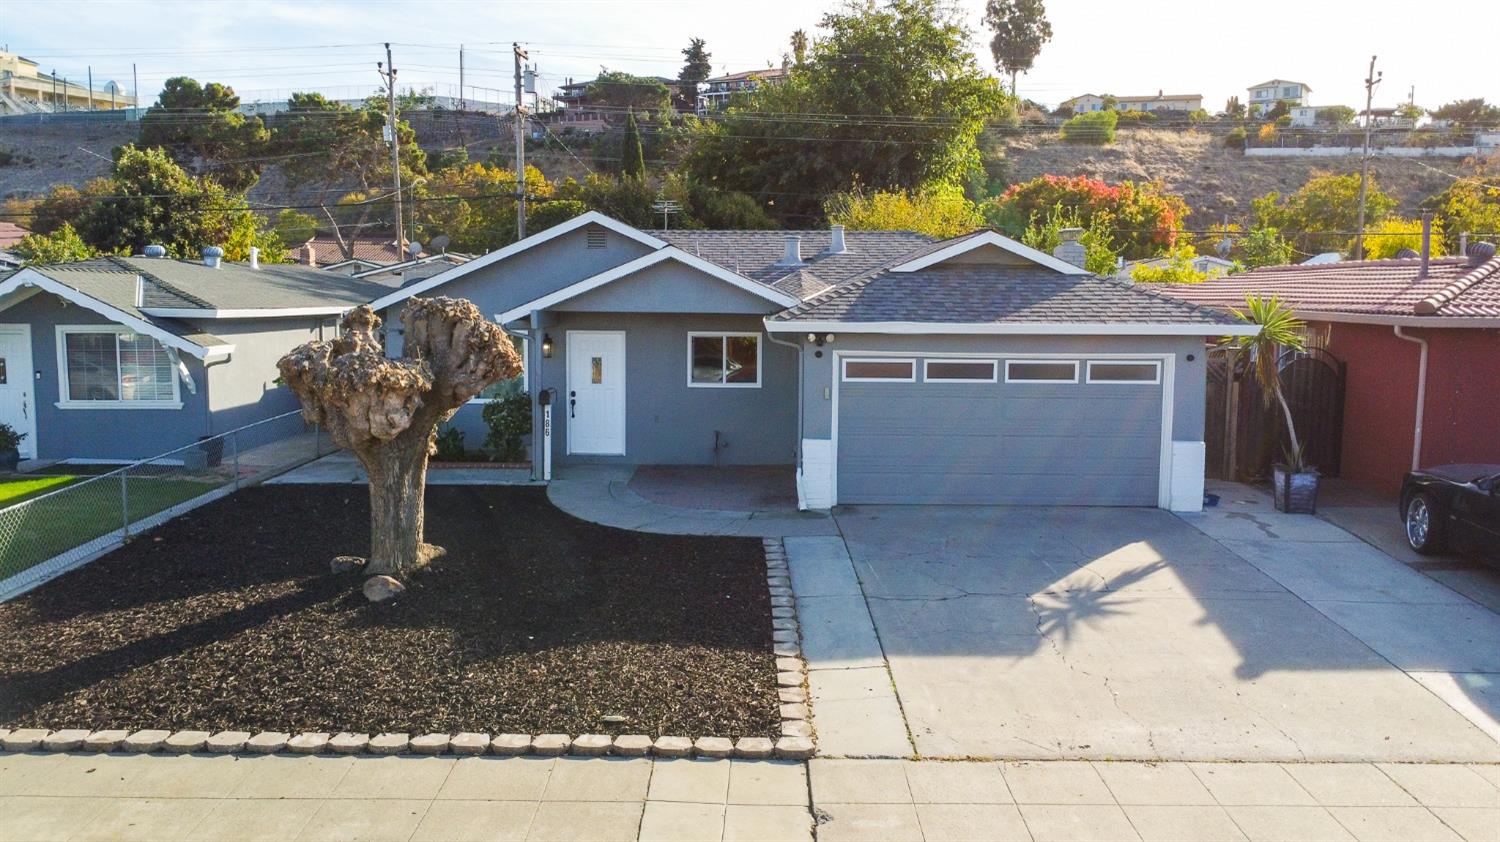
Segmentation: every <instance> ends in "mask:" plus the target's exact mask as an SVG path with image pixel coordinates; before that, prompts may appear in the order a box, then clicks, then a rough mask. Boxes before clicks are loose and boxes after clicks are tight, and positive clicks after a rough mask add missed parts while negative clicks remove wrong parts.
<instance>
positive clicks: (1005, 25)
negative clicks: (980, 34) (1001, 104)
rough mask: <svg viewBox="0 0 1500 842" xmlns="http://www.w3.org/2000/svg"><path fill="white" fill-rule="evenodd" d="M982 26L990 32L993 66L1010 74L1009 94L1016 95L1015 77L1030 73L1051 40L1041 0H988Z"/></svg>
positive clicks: (1049, 26) (1049, 27) (1050, 32)
mask: <svg viewBox="0 0 1500 842" xmlns="http://www.w3.org/2000/svg"><path fill="white" fill-rule="evenodd" d="M984 25H985V26H988V27H989V28H990V30H991V31H992V32H993V33H994V35H992V36H991V37H990V54H991V55H992V56H994V59H995V66H996V67H998V68H1000V69H1001V70H1003V71H1005V72H1006V73H1009V74H1010V95H1011V96H1015V95H1016V76H1017V75H1019V74H1021V73H1025V72H1027V71H1029V70H1031V65H1032V64H1033V63H1034V62H1035V61H1036V57H1037V56H1038V55H1040V54H1041V52H1042V46H1043V45H1044V44H1046V43H1047V42H1048V41H1051V40H1052V24H1051V23H1050V22H1048V20H1047V9H1046V6H1045V5H1044V4H1043V3H1042V0H989V2H988V3H986V4H985V6H984Z"/></svg>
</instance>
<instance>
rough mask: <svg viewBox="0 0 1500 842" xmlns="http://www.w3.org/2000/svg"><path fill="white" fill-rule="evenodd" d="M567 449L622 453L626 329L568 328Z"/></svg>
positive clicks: (573, 451)
mask: <svg viewBox="0 0 1500 842" xmlns="http://www.w3.org/2000/svg"><path fill="white" fill-rule="evenodd" d="M567 343H568V403H567V407H566V409H567V412H568V452H569V453H584V454H597V455H607V456H622V455H624V453H625V333H624V332H623V331H615V330H570V331H568V333H567Z"/></svg>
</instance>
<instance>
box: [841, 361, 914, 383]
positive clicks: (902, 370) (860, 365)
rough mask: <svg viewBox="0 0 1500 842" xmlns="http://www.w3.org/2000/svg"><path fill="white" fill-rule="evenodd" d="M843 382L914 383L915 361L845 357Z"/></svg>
mask: <svg viewBox="0 0 1500 842" xmlns="http://www.w3.org/2000/svg"><path fill="white" fill-rule="evenodd" d="M843 362H844V371H843V375H844V380H846V381H849V382H860V383H915V382H917V361H916V360H904V359H891V358H889V357H871V358H860V357H845V358H844V360H843Z"/></svg>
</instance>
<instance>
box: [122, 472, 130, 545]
mask: <svg viewBox="0 0 1500 842" xmlns="http://www.w3.org/2000/svg"><path fill="white" fill-rule="evenodd" d="M129 476H130V469H129V468H121V469H120V518H121V520H122V521H123V524H122V534H123V535H124V537H126V538H129V537H130V481H129Z"/></svg>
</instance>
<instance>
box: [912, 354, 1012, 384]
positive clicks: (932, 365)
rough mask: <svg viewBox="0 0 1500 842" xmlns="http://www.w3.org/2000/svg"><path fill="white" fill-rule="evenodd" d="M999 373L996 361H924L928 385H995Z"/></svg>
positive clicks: (923, 367) (923, 377)
mask: <svg viewBox="0 0 1500 842" xmlns="http://www.w3.org/2000/svg"><path fill="white" fill-rule="evenodd" d="M997 371H998V368H997V364H996V362H995V361H994V360H947V359H935V358H928V359H924V360H922V379H923V380H925V381H927V382H928V383H994V382H995V380H996V378H997V376H998V375H997V373H996V372H997Z"/></svg>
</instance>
